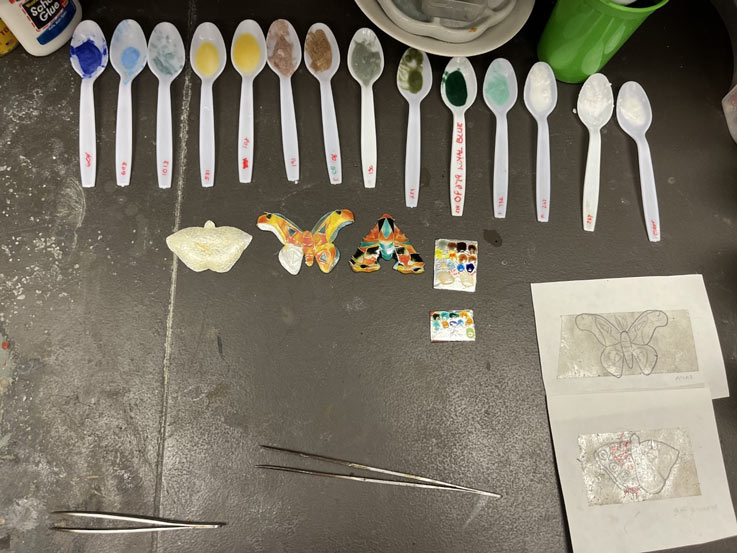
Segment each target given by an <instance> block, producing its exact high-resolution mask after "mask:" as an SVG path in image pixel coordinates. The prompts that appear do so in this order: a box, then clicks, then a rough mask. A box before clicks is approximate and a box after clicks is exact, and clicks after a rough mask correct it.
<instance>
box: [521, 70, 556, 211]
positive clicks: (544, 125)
mask: <svg viewBox="0 0 737 553" xmlns="http://www.w3.org/2000/svg"><path fill="white" fill-rule="evenodd" d="M524 98H525V105H526V106H527V109H528V111H529V112H530V113H531V114H532V116H533V117H534V118H535V120H536V121H537V175H536V184H535V201H536V203H537V220H538V221H540V222H546V221H548V220H549V219H550V132H549V131H548V115H550V113H551V112H552V111H553V108H554V107H555V104H556V102H557V101H558V89H557V87H556V84H555V75H554V74H553V70H552V69H551V68H550V66H549V65H548V64H547V63H545V62H544V61H539V62H537V63H536V64H535V65H533V66H532V69H530V73H529V74H528V75H527V80H526V81H525V91H524Z"/></svg>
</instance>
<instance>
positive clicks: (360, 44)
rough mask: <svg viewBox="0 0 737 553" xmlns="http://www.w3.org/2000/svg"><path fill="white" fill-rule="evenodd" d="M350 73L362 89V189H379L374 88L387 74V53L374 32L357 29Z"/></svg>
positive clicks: (351, 52)
mask: <svg viewBox="0 0 737 553" xmlns="http://www.w3.org/2000/svg"><path fill="white" fill-rule="evenodd" d="M348 70H349V71H350V73H351V75H352V76H353V78H354V79H356V81H357V82H358V84H359V85H361V169H362V171H363V185H364V187H366V188H374V187H375V186H376V164H377V159H376V116H375V113H374V90H373V85H374V83H375V82H376V80H377V79H378V78H379V76H380V75H381V73H382V71H384V52H383V50H382V49H381V43H380V42H379V38H378V37H377V36H376V33H374V32H373V31H372V30H371V29H369V28H367V27H364V28H362V29H358V31H356V34H354V35H353V39H352V40H351V44H350V46H349V47H348Z"/></svg>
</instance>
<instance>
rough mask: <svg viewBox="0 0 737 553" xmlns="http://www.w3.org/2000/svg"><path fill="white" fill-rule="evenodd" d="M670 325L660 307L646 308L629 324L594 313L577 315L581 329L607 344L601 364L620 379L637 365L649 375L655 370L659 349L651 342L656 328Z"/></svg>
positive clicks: (577, 323) (602, 353)
mask: <svg viewBox="0 0 737 553" xmlns="http://www.w3.org/2000/svg"><path fill="white" fill-rule="evenodd" d="M667 324H668V315H666V314H665V313H664V312H662V311H657V310H650V311H643V312H642V313H640V314H639V315H638V316H637V318H636V319H635V320H634V322H633V323H632V324H631V325H629V326H625V324H623V322H622V321H621V320H618V319H617V318H615V319H614V322H612V321H610V320H609V319H607V318H606V317H604V316H602V315H596V314H592V313H583V314H581V315H577V316H576V326H577V327H578V329H579V330H582V331H585V332H590V333H591V334H593V335H594V337H595V338H596V339H597V341H598V342H599V343H600V344H601V345H602V346H604V350H603V351H602V352H601V366H602V367H603V368H604V369H605V370H606V371H607V372H608V373H609V374H611V375H612V376H616V377H617V378H619V377H621V376H622V374H624V372H625V370H626V369H630V370H631V369H633V367H634V368H636V369H638V370H639V371H640V373H642V374H644V375H645V376H647V375H650V374H651V373H652V372H653V369H655V365H656V364H657V362H658V352H657V350H656V349H655V348H654V347H652V346H651V345H650V342H651V341H652V339H653V336H654V335H655V331H656V330H657V329H658V328H660V327H663V326H666V325H667Z"/></svg>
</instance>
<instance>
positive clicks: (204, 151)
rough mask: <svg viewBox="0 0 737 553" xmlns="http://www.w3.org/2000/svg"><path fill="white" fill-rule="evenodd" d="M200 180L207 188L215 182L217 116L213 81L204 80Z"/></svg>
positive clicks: (201, 94) (201, 100)
mask: <svg viewBox="0 0 737 553" xmlns="http://www.w3.org/2000/svg"><path fill="white" fill-rule="evenodd" d="M200 181H201V182H202V186H204V187H206V188H209V187H211V186H212V185H213V184H214V183H215V116H214V113H213V102H212V82H203V83H202V88H201V91H200Z"/></svg>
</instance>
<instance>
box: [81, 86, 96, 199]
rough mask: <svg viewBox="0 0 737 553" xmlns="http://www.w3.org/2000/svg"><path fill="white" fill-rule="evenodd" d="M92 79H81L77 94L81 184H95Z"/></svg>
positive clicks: (87, 185) (86, 185)
mask: <svg viewBox="0 0 737 553" xmlns="http://www.w3.org/2000/svg"><path fill="white" fill-rule="evenodd" d="M92 83H93V81H92V79H82V87H81V90H80V95H79V170H80V173H81V177H82V186H84V187H85V188H89V187H91V186H95V174H96V172H97V141H96V138H95V98H94V95H93V92H92Z"/></svg>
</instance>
